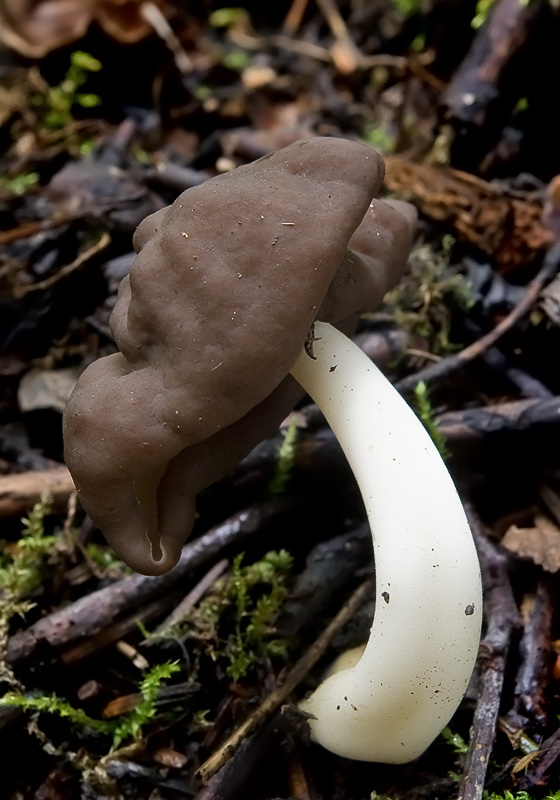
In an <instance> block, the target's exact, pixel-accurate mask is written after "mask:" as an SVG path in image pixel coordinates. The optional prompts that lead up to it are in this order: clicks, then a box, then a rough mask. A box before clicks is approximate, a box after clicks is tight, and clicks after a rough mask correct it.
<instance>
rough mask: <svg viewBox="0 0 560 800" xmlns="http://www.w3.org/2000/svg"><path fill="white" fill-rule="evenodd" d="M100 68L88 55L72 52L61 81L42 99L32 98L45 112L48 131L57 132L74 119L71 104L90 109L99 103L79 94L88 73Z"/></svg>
mask: <svg viewBox="0 0 560 800" xmlns="http://www.w3.org/2000/svg"><path fill="white" fill-rule="evenodd" d="M100 69H101V62H100V61H98V60H97V59H96V58H94V57H93V56H92V55H90V54H89V53H84V52H82V51H81V50H76V52H74V53H72V55H71V56H70V66H69V67H68V71H67V72H66V75H65V76H64V79H63V80H62V81H61V82H60V83H59V84H58V85H57V86H51V87H50V88H49V89H48V91H47V93H46V95H45V96H36V97H35V99H34V102H35V104H36V105H38V106H42V107H44V108H45V109H46V113H45V118H44V122H45V126H46V127H47V128H48V129H49V130H59V129H60V128H64V127H65V126H66V125H68V124H70V123H71V122H72V121H73V119H74V117H73V116H72V107H73V106H74V105H79V106H81V107H82V108H94V107H95V106H98V105H99V104H100V103H101V99H100V98H99V97H98V96H97V95H96V94H91V93H87V92H80V91H79V89H80V87H81V86H83V85H84V83H85V82H86V81H87V78H88V73H90V72H99V70H100Z"/></svg>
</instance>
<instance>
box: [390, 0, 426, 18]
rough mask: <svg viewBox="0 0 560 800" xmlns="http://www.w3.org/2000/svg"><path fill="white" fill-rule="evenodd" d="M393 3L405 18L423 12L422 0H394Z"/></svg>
mask: <svg viewBox="0 0 560 800" xmlns="http://www.w3.org/2000/svg"><path fill="white" fill-rule="evenodd" d="M392 4H393V7H394V8H396V10H397V11H398V12H399V14H401V15H402V16H403V17H405V18H408V17H411V16H412V15H413V14H421V13H422V0H392Z"/></svg>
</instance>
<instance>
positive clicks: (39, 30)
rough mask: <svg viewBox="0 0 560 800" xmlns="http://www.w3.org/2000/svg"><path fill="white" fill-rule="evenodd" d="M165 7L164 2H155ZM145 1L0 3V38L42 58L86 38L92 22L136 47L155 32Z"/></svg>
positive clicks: (6, 0) (32, 0)
mask: <svg viewBox="0 0 560 800" xmlns="http://www.w3.org/2000/svg"><path fill="white" fill-rule="evenodd" d="M152 2H153V3H154V4H155V5H159V6H161V5H162V4H163V0H152ZM142 3H143V0H0V39H1V40H2V41H3V42H4V44H6V45H7V46H8V47H11V48H12V49H13V50H17V51H18V53H21V54H22V55H24V56H27V57H28V58H42V57H43V56H45V55H47V53H50V52H51V51H52V50H56V48H57V47H61V46H62V45H65V44H69V43H70V42H73V41H76V40H77V39H79V38H80V37H82V36H83V35H84V34H85V32H86V31H87V29H88V27H89V25H90V24H91V22H93V21H94V20H96V21H97V22H98V23H99V25H101V27H102V28H103V29H104V30H105V31H106V32H107V33H108V34H109V35H110V36H112V37H114V38H115V39H117V40H118V41H119V42H124V43H128V44H132V43H134V42H138V41H140V39H143V38H144V37H145V36H147V35H148V34H149V33H150V31H151V30H152V29H151V27H150V25H148V23H147V22H146V21H145V20H144V18H143V16H142V14H141V11H140V8H141V5H142Z"/></svg>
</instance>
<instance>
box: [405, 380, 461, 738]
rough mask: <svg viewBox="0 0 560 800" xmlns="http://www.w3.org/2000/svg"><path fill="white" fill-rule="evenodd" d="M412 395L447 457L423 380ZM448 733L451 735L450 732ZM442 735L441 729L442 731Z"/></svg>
mask: <svg viewBox="0 0 560 800" xmlns="http://www.w3.org/2000/svg"><path fill="white" fill-rule="evenodd" d="M414 397H415V398H416V409H417V412H418V417H419V418H420V421H421V422H422V424H423V426H424V427H425V428H426V430H427V431H428V433H429V434H430V438H431V440H432V442H433V443H434V444H435V446H436V447H437V449H438V451H439V454H440V456H441V457H442V458H443V459H447V458H449V455H450V453H449V450H448V449H447V445H446V441H445V436H444V435H443V433H442V432H441V431H440V429H439V428H438V426H437V423H436V421H435V420H434V411H433V408H432V403H431V400H430V395H429V392H428V387H427V386H426V384H425V383H424V381H419V382H418V383H417V384H416V387H415V389H414ZM449 733H450V735H452V734H451V732H449ZM442 736H444V734H443V731H442ZM444 738H445V737H444Z"/></svg>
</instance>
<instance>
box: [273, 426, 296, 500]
mask: <svg viewBox="0 0 560 800" xmlns="http://www.w3.org/2000/svg"><path fill="white" fill-rule="evenodd" d="M297 438H298V424H297V419H296V417H293V418H292V419H291V420H290V423H289V425H288V427H287V428H286V430H285V431H284V438H283V440H282V444H281V445H280V447H279V448H278V457H277V459H276V465H275V468H274V475H273V476H272V478H271V479H270V482H269V484H268V490H269V492H270V493H271V494H277V495H278V494H283V492H284V491H285V490H286V486H287V485H288V483H289V481H290V478H291V476H292V471H293V468H294V462H295V458H296V451H297V448H296V443H297Z"/></svg>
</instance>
